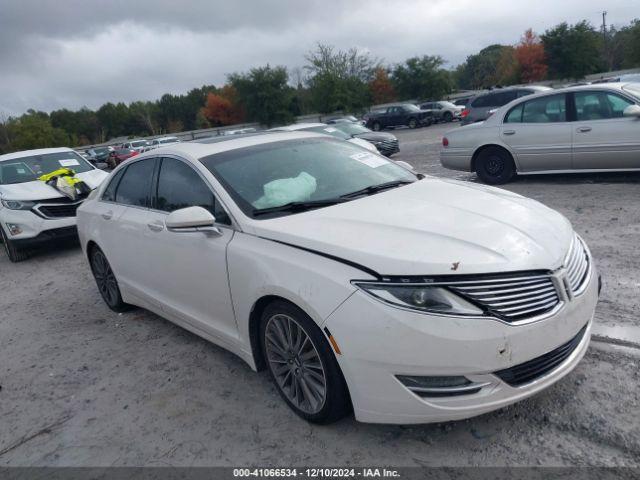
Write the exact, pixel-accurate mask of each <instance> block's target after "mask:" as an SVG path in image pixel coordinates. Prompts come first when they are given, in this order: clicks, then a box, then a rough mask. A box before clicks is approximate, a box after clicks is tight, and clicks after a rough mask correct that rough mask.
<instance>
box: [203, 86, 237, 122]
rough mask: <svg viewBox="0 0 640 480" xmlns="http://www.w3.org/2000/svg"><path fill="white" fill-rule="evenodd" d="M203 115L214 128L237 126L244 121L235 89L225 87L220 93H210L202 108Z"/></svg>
mask: <svg viewBox="0 0 640 480" xmlns="http://www.w3.org/2000/svg"><path fill="white" fill-rule="evenodd" d="M202 115H203V116H204V117H205V118H206V119H207V120H208V121H209V123H210V124H211V125H212V126H214V127H223V126H225V125H235V124H237V123H240V122H242V121H243V120H244V114H243V112H242V109H241V108H240V106H239V105H238V103H237V93H236V90H235V88H233V87H232V86H230V85H225V86H224V87H223V88H222V89H221V90H220V91H219V93H209V94H208V95H207V101H206V103H205V105H204V107H202Z"/></svg>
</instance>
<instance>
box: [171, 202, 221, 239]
mask: <svg viewBox="0 0 640 480" xmlns="http://www.w3.org/2000/svg"><path fill="white" fill-rule="evenodd" d="M215 222H216V219H215V217H214V216H213V215H211V213H210V212H209V211H208V210H205V209H204V208H202V207H187V208H181V209H180V210H176V211H174V212H171V213H170V214H169V216H168V217H167V220H166V221H165V223H166V225H167V230H169V231H170V232H206V233H211V234H216V235H222V232H221V231H220V229H219V228H217V227H216V226H214V224H215Z"/></svg>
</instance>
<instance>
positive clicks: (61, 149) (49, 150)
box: [0, 147, 75, 162]
mask: <svg viewBox="0 0 640 480" xmlns="http://www.w3.org/2000/svg"><path fill="white" fill-rule="evenodd" d="M60 152H73V153H75V150H72V149H71V148H68V147H58V148H36V149H34V150H22V151H21V152H13V153H6V154H4V155H0V162H1V161H3V160H13V159H15V158H23V157H30V156H32V155H46V154H47V153H60Z"/></svg>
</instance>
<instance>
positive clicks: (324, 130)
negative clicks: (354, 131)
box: [270, 123, 378, 152]
mask: <svg viewBox="0 0 640 480" xmlns="http://www.w3.org/2000/svg"><path fill="white" fill-rule="evenodd" d="M270 131H271V132H297V131H302V132H316V133H321V134H323V135H330V136H332V137H336V138H339V139H340V140H346V141H347V142H351V143H354V144H356V145H358V146H360V147H362V148H366V149H367V150H369V151H372V152H377V151H378V149H377V148H376V147H375V146H374V145H373V143H371V142H368V141H366V140H363V139H361V138H357V137H354V136H352V135H350V134H347V133H345V132H343V131H342V130H340V129H338V128H337V127H336V126H335V125H327V124H326V123H295V124H293V125H288V126H286V127H277V128H272V129H271V130H270Z"/></svg>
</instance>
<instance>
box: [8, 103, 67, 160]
mask: <svg viewBox="0 0 640 480" xmlns="http://www.w3.org/2000/svg"><path fill="white" fill-rule="evenodd" d="M45 115H46V114H45ZM7 128H8V130H9V132H8V134H9V136H10V137H11V150H14V151H15V150H30V149H32V148H48V147H63V146H68V145H69V144H70V138H69V135H68V134H67V132H65V131H64V130H62V129H61V128H55V127H53V126H52V125H51V120H50V119H49V117H48V115H47V116H44V115H42V112H34V111H33V110H30V111H29V112H28V113H26V114H24V115H22V116H21V117H20V118H18V119H14V120H12V121H10V122H9V124H8V126H7Z"/></svg>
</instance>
